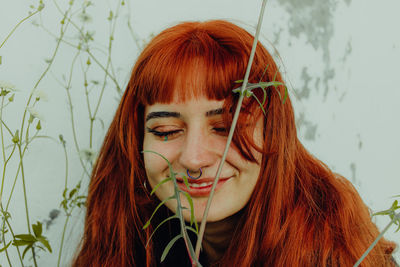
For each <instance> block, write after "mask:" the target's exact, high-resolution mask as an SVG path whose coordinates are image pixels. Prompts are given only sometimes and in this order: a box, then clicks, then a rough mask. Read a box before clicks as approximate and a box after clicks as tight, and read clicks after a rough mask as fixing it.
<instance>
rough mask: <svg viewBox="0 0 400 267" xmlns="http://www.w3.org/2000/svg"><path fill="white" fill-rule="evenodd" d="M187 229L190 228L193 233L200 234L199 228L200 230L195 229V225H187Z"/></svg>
mask: <svg viewBox="0 0 400 267" xmlns="http://www.w3.org/2000/svg"><path fill="white" fill-rule="evenodd" d="M186 229H188V230H190V231H192V232H193V233H195V234H196V235H198V234H199V230H198V229H194V228H193V227H190V226H186Z"/></svg>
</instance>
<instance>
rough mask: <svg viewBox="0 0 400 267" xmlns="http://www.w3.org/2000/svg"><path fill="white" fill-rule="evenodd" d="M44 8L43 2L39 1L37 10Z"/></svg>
mask: <svg viewBox="0 0 400 267" xmlns="http://www.w3.org/2000/svg"><path fill="white" fill-rule="evenodd" d="M43 8H44V4H43V3H42V2H41V3H40V5H39V6H38V9H37V10H38V11H42V10H43Z"/></svg>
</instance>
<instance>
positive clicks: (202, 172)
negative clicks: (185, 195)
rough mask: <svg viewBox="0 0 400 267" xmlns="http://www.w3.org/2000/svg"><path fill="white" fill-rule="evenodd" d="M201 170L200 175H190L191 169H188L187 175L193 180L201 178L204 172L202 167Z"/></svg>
mask: <svg viewBox="0 0 400 267" xmlns="http://www.w3.org/2000/svg"><path fill="white" fill-rule="evenodd" d="M199 172H200V174H199V176H197V177H193V176H191V175H190V173H189V169H186V173H187V175H188V176H189V178H190V179H193V180H196V179H199V178H200V177H201V175H202V174H203V172H202V171H201V168H199Z"/></svg>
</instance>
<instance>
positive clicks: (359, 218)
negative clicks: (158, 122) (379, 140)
mask: <svg viewBox="0 0 400 267" xmlns="http://www.w3.org/2000/svg"><path fill="white" fill-rule="evenodd" d="M252 42H253V37H252V36H251V35H250V34H249V33H248V32H246V31H245V30H243V29H242V28H240V27H238V26H236V25H234V24H232V23H229V22H226V21H219V20H216V21H207V22H186V23H182V24H179V25H177V26H174V27H171V28H169V29H167V30H164V31H163V32H161V33H160V34H159V35H157V36H156V37H155V38H154V39H153V40H152V41H151V42H150V43H149V44H148V45H147V47H146V48H145V49H144V51H143V52H142V53H141V55H140V56H139V58H138V60H137V62H136V64H135V66H134V68H133V71H132V75H131V79H130V81H129V84H128V86H127V88H126V91H125V93H124V95H123V97H122V99H121V103H120V105H119V107H118V109H117V112H116V114H115V117H114V119H113V121H112V123H111V125H110V128H109V130H108V133H107V135H106V137H105V140H104V143H103V146H102V148H101V151H100V154H99V157H98V160H97V162H96V164H95V166H94V169H93V173H92V179H91V183H90V187H89V193H88V200H87V213H86V221H85V230H84V236H83V240H82V244H81V247H80V251H79V253H78V255H77V256H76V258H75V260H74V263H73V266H75V267H78V266H85V267H86V266H156V265H157V264H158V263H159V260H160V258H159V255H158V254H159V252H160V251H162V249H163V248H164V247H163V246H164V245H165V244H164V243H165V242H168V241H169V240H166V241H165V240H161V239H162V236H160V235H155V237H154V239H153V240H154V241H153V240H152V241H150V243H149V246H147V247H145V244H146V242H147V241H148V238H149V236H150V234H151V233H152V231H153V229H154V228H155V227H154V226H157V222H159V221H161V220H162V219H163V216H167V215H166V213H168V211H167V210H164V212H161V213H158V214H157V216H158V218H155V221H154V222H153V221H152V226H150V227H149V228H147V229H146V230H142V227H143V225H144V223H145V222H146V221H147V220H148V219H149V217H150V215H151V214H152V212H153V210H154V207H155V206H156V205H157V204H158V203H159V200H158V199H157V198H156V197H154V196H149V193H148V192H147V190H146V189H145V188H144V187H143V182H144V181H145V179H146V174H145V168H144V163H143V157H142V154H141V151H142V143H143V134H144V129H143V127H144V107H145V105H150V104H153V103H156V102H162V103H169V102H171V101H172V100H173V95H174V93H176V92H177V93H178V97H179V98H180V99H181V100H184V99H186V98H189V97H197V96H200V95H205V96H207V97H208V98H210V99H218V100H222V99H224V100H225V107H226V108H227V109H228V108H230V107H233V106H234V103H236V102H235V101H236V100H237V97H238V96H237V94H236V95H235V94H233V93H232V89H234V88H235V87H238V84H237V83H235V81H236V80H240V79H242V78H243V76H244V73H245V69H246V65H247V61H248V57H249V54H250V50H251V45H252ZM265 70H266V71H265ZM260 80H263V81H274V80H275V81H280V82H283V81H282V78H281V75H280V73H279V72H278V69H277V66H276V64H275V62H274V60H273V58H272V57H271V55H270V54H269V53H268V51H267V50H266V49H265V48H264V47H263V46H262V45H261V44H258V46H257V50H256V54H255V58H254V63H253V66H252V70H251V75H250V79H249V82H253V83H255V82H259V81H260ZM254 92H255V94H256V96H257V97H258V98H259V99H263V92H262V90H261V89H257V90H255V91H254ZM283 95H284V87H283V86H279V87H277V88H267V95H266V96H267V101H265V105H264V109H265V111H266V116H265V121H264V143H263V146H262V147H256V146H255V142H254V141H253V140H252V138H251V137H252V129H253V127H251V126H254V124H255V122H256V121H257V120H258V119H259V118H260V116H264V115H263V113H262V112H261V111H260V110H261V109H260V107H259V106H258V103H257V102H256V101H255V100H254V98H248V99H247V101H246V102H245V103H244V106H243V112H242V114H241V116H240V121H239V123H238V128H237V132H236V134H235V137H234V144H235V145H236V146H237V147H238V148H239V149H240V151H241V153H242V156H243V157H244V158H245V159H247V160H250V161H254V157H253V155H252V154H251V151H250V149H249V147H254V148H255V149H257V150H259V151H261V152H262V153H263V159H262V162H260V164H261V170H262V171H261V173H260V176H259V179H258V182H257V185H256V187H255V189H254V192H253V194H252V196H251V198H250V200H249V202H248V204H247V205H246V207H245V208H244V210H243V216H242V217H241V219H240V222H239V225H238V227H237V230H236V231H235V233H234V235H233V238H232V242H231V245H230V246H229V247H228V249H227V252H226V253H225V255H224V257H223V258H222V259H221V260H220V261H219V265H220V266H322V267H325V266H326V267H327V266H352V265H353V264H354V263H355V262H356V261H357V259H358V258H359V257H360V256H361V255H362V254H363V252H364V251H365V250H366V249H367V248H368V246H369V245H370V244H371V243H372V242H373V241H374V239H375V238H376V237H377V236H378V234H379V232H378V229H377V227H376V226H375V225H374V224H373V222H372V221H371V216H370V213H369V210H368V208H367V207H366V206H365V204H364V203H363V201H362V200H361V198H360V197H359V195H358V193H357V192H356V191H355V189H354V188H353V186H352V185H351V184H350V183H349V182H348V181H347V180H346V179H344V178H342V177H340V176H338V175H335V174H334V173H332V172H331V171H330V170H329V169H328V168H327V166H326V165H324V164H323V163H322V162H320V161H319V160H318V159H316V158H315V157H313V156H312V155H311V154H310V153H309V152H308V151H307V150H306V149H305V148H304V147H303V145H302V144H301V143H300V142H299V140H298V138H297V133H296V127H295V120H294V114H293V108H292V105H291V102H290V99H289V98H287V99H286V101H285V103H283V101H282V97H283ZM227 114H229V113H228V112H227ZM229 116H230V115H227V116H226V120H227V123H229V121H230V119H231V118H230V117H229ZM165 209H166V208H165ZM248 218H251V220H249V219H248ZM163 242H164V243H163ZM243 244H246V245H243ZM394 248H395V244H394V243H392V242H389V241H386V240H384V239H381V241H379V242H378V244H377V245H376V247H375V248H374V249H373V250H372V252H371V253H370V254H369V256H368V257H367V258H366V259H365V260H364V261H363V263H362V264H361V266H371V267H372V266H373V267H378V266H390V262H391V255H390V254H391V253H392V251H393V250H394ZM171 253H172V252H171ZM185 253H186V251H185V250H184V249H182V250H181V251H180V253H179V254H177V255H179V256H180V257H184V254H185Z"/></svg>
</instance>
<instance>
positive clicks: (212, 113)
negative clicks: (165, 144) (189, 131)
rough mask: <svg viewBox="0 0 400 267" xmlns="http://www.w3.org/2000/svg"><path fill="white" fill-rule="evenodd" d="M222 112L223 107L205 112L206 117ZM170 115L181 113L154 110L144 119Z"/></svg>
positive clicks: (178, 115) (174, 115)
mask: <svg viewBox="0 0 400 267" xmlns="http://www.w3.org/2000/svg"><path fill="white" fill-rule="evenodd" d="M223 113H224V109H223V108H217V109H212V110H209V111H207V112H206V117H212V116H216V115H220V114H223ZM170 117H172V118H180V117H181V114H180V113H179V112H171V111H155V112H150V113H149V114H148V115H147V116H146V121H149V120H151V119H156V118H170Z"/></svg>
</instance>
